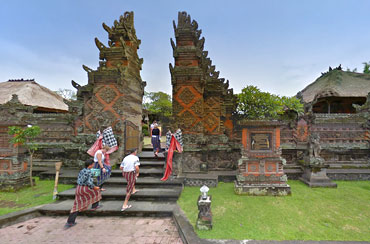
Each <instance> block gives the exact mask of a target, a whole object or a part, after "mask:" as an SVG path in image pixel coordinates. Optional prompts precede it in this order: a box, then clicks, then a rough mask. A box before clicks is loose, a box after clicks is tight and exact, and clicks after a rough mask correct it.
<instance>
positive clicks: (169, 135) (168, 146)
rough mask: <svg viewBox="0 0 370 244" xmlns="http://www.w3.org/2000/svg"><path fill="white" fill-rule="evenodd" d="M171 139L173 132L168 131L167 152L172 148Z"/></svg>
mask: <svg viewBox="0 0 370 244" xmlns="http://www.w3.org/2000/svg"><path fill="white" fill-rule="evenodd" d="M171 137H172V133H171V131H170V130H169V131H167V133H166V151H168V148H170V144H171Z"/></svg>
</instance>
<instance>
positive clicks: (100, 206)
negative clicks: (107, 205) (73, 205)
mask: <svg viewBox="0 0 370 244" xmlns="http://www.w3.org/2000/svg"><path fill="white" fill-rule="evenodd" d="M102 207H103V205H101V204H99V205H98V206H97V207H95V208H91V211H94V210H97V209H99V208H102Z"/></svg>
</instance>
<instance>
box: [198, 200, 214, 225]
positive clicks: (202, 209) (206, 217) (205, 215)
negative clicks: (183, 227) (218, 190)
mask: <svg viewBox="0 0 370 244" xmlns="http://www.w3.org/2000/svg"><path fill="white" fill-rule="evenodd" d="M211 199H212V196H207V198H206V199H203V198H202V196H199V197H198V210H199V213H198V219H197V223H196V227H197V229H198V230H211V229H212V212H211Z"/></svg>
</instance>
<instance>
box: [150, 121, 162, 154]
mask: <svg viewBox="0 0 370 244" xmlns="http://www.w3.org/2000/svg"><path fill="white" fill-rule="evenodd" d="M160 139H161V130H160V129H159V128H158V125H157V124H154V128H153V130H152V145H153V151H154V156H156V157H158V153H159V151H160V149H161V140H160Z"/></svg>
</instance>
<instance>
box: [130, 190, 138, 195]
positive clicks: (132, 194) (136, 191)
mask: <svg viewBox="0 0 370 244" xmlns="http://www.w3.org/2000/svg"><path fill="white" fill-rule="evenodd" d="M138 191H139V190H136V191H135V192H133V193H131V195H134V194H135V193H136V192H138Z"/></svg>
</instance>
